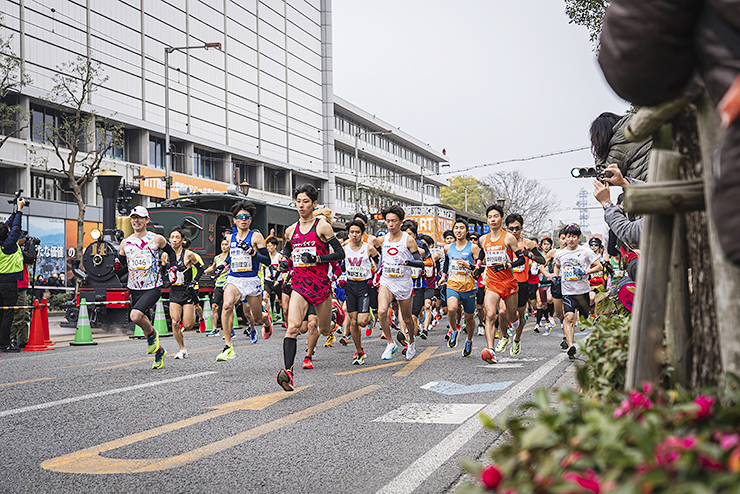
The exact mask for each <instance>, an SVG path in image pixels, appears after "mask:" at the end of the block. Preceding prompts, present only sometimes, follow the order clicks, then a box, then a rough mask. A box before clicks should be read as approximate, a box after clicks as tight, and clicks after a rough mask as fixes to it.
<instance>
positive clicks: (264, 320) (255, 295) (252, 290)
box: [216, 201, 272, 362]
mask: <svg viewBox="0 0 740 494" xmlns="http://www.w3.org/2000/svg"><path fill="white" fill-rule="evenodd" d="M256 212H257V208H256V207H255V206H254V204H252V203H251V202H249V201H240V202H237V203H236V204H234V205H233V206H232V207H231V214H232V215H233V222H234V226H235V228H234V229H233V230H232V233H231V239H230V240H229V255H228V257H227V258H226V261H225V262H227V263H228V264H229V274H228V276H227V277H226V286H225V287H224V302H223V305H224V306H223V309H221V327H222V328H223V333H224V340H225V346H224V349H223V351H222V352H221V353H219V354H218V356H217V357H216V361H217V362H224V361H226V360H231V359H233V358H234V357H236V353H234V347H233V345H232V344H231V329H232V327H233V324H234V317H235V314H234V309H235V306H236V304H237V303H239V302H241V301H242V300H244V299H246V300H247V304H248V305H249V312H251V313H252V317H253V318H254V321H255V322H257V323H261V324H262V338H264V339H268V338H269V337H270V336H272V319H271V318H270V314H269V312H268V313H267V314H266V315H265V314H263V313H262V281H261V280H260V277H259V276H258V272H259V269H260V264H264V265H265V266H269V265H270V254H269V253H268V251H267V247H265V239H264V238H263V237H262V234H261V233H260V232H258V231H257V230H250V228H249V227H250V226H251V225H252V219H253V218H254V215H255V213H256ZM245 309H246V308H245ZM245 312H247V311H246V310H245ZM245 315H246V314H245ZM247 319H249V317H247ZM249 322H250V323H251V322H252V321H251V320H250V321H249ZM250 339H251V341H252V343H256V342H257V335H256V333H255V334H253V335H250Z"/></svg>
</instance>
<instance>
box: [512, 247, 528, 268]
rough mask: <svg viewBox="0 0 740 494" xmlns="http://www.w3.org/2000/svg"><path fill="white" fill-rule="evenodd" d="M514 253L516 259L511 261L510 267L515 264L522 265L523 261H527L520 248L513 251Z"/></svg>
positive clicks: (513, 266)
mask: <svg viewBox="0 0 740 494" xmlns="http://www.w3.org/2000/svg"><path fill="white" fill-rule="evenodd" d="M514 255H516V260H515V261H513V262H512V263H511V267H512V268H515V267H517V266H524V263H526V262H527V258H526V257H524V255H523V254H522V250H521V249H519V250H518V251H516V252H514Z"/></svg>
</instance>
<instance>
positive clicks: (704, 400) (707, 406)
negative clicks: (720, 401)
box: [694, 395, 714, 419]
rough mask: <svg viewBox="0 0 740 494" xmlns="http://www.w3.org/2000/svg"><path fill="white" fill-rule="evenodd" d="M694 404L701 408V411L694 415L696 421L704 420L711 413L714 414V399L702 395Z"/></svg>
mask: <svg viewBox="0 0 740 494" xmlns="http://www.w3.org/2000/svg"><path fill="white" fill-rule="evenodd" d="M694 404H695V405H696V406H698V407H699V410H698V411H697V412H696V414H695V415H694V418H695V419H703V418H704V417H706V416H707V415H709V414H710V413H712V405H714V398H710V397H708V396H704V395H701V396H699V397H697V398H696V399H695V400H694Z"/></svg>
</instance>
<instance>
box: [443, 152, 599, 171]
mask: <svg viewBox="0 0 740 494" xmlns="http://www.w3.org/2000/svg"><path fill="white" fill-rule="evenodd" d="M586 149H591V148H590V147H589V146H585V147H582V148H575V149H567V150H565V151H554V152H552V153H545V154H538V155H537V156H527V157H526V158H512V159H508V160H501V161H495V162H493V163H483V164H481V165H474V166H470V167H468V168H463V169H462V170H455V171H449V172H440V173H439V174H438V175H452V174H456V173H463V172H467V171H470V170H476V169H478V168H483V167H486V166H496V165H503V164H505V163H515V162H521V161H533V160H538V159H541V158H549V157H550V156H559V155H561V154H569V153H576V152H578V151H585V150H586Z"/></svg>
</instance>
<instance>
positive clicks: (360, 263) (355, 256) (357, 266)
mask: <svg viewBox="0 0 740 494" xmlns="http://www.w3.org/2000/svg"><path fill="white" fill-rule="evenodd" d="M344 252H345V257H344V266H345V268H346V269H345V270H346V272H347V279H348V280H352V281H365V280H369V279H370V276H371V275H372V270H371V266H370V256H369V255H368V253H367V243H366V242H363V243H362V245H361V246H360V248H359V249H358V250H353V249H352V243H349V244H347V248H345V249H344Z"/></svg>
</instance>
